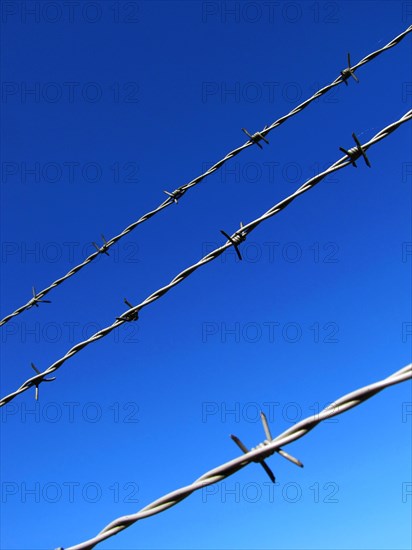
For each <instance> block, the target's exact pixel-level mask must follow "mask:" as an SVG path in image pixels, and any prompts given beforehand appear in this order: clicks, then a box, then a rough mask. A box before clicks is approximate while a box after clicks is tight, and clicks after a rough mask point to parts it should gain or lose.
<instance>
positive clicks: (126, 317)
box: [0, 110, 412, 407]
mask: <svg viewBox="0 0 412 550" xmlns="http://www.w3.org/2000/svg"><path fill="white" fill-rule="evenodd" d="M411 119H412V110H410V111H408V112H407V113H405V114H404V115H403V116H402V117H401V118H400V119H399V120H397V121H395V122H393V123H392V124H390V125H389V126H386V128H383V129H382V130H381V131H380V132H378V133H377V134H376V135H375V136H374V137H373V138H372V139H371V140H369V141H368V142H366V143H364V144H363V145H362V144H361V143H359V141H358V139H357V137H356V135H355V134H352V135H353V138H354V140H355V143H356V147H352V148H351V149H349V150H346V149H343V148H341V149H342V150H343V151H345V156H344V157H342V158H340V159H339V160H337V161H336V162H335V163H334V164H332V165H331V166H330V167H329V168H327V169H326V170H325V171H323V172H320V173H319V174H317V175H316V176H314V177H313V178H311V179H309V180H307V181H306V182H305V183H304V184H303V185H301V187H299V188H298V189H297V190H296V191H295V192H294V193H292V194H291V195H289V196H288V197H286V198H285V199H283V200H282V201H280V202H278V203H277V204H275V205H274V206H272V208H270V209H269V210H268V211H267V212H265V213H264V214H263V215H262V216H260V217H259V218H257V219H255V220H253V221H251V222H250V223H248V224H247V225H242V223H241V224H240V229H238V230H237V231H235V233H233V235H231V236H230V235H228V234H227V233H226V232H224V231H221V232H222V233H223V234H224V235H225V236H226V238H227V239H228V240H227V242H226V243H225V244H224V245H222V246H220V247H218V248H216V249H215V250H213V251H212V252H210V253H209V254H207V255H206V256H204V257H203V258H201V259H200V260H199V261H198V262H197V263H196V264H194V265H192V266H190V267H188V268H186V269H185V270H183V271H182V272H180V273H179V274H178V275H176V277H174V278H173V279H172V280H171V281H170V283H169V284H168V285H166V286H163V287H161V288H160V289H158V290H157V291H156V292H154V293H152V294H151V295H150V296H148V297H147V298H146V299H145V300H143V302H141V303H140V304H138V305H136V306H134V307H130V308H129V309H128V310H127V311H125V312H124V313H122V314H121V315H120V317H117V318H116V320H115V322H114V323H112V324H111V325H110V326H107V327H105V328H103V329H101V330H99V331H98V332H96V333H95V334H93V335H92V336H91V337H90V338H88V339H87V340H84V341H82V342H79V343H78V344H76V345H75V346H73V347H72V348H71V349H70V350H69V351H68V352H67V353H66V354H65V355H64V356H63V357H61V358H60V359H58V360H57V361H55V362H54V363H53V364H52V365H51V366H50V367H48V368H47V369H46V370H45V371H43V372H41V373H39V374H36V375H35V376H33V377H32V378H29V379H28V380H26V382H24V383H23V384H22V385H21V386H20V388H18V389H17V390H16V391H14V392H13V393H10V394H9V395H6V396H5V397H3V398H2V399H1V400H0V407H2V406H4V405H5V404H6V403H8V402H9V401H11V400H12V399H14V398H15V397H16V396H17V395H19V394H20V393H23V392H25V391H27V390H28V389H30V388H31V387H33V386H34V387H36V390H37V391H38V386H39V384H40V383H41V382H43V381H46V378H45V377H46V376H48V375H49V374H51V373H53V372H54V371H56V370H57V369H58V368H60V367H61V366H62V365H63V363H65V362H66V361H67V360H68V359H70V358H71V357H73V355H75V354H76V353H78V352H79V351H80V350H82V349H83V348H85V347H86V346H88V345H89V344H91V343H93V342H96V341H97V340H100V339H101V338H103V337H105V336H106V335H108V334H109V333H110V332H112V331H113V330H114V329H116V328H117V327H120V326H121V325H123V324H124V323H128V322H133V321H137V320H138V318H139V311H140V310H141V309H143V308H144V307H146V306H148V305H149V304H151V303H152V302H154V301H156V300H158V299H159V298H160V297H162V296H163V295H164V294H166V293H167V292H169V290H171V289H172V288H173V287H175V286H176V285H178V284H180V283H181V282H182V281H184V280H185V279H186V278H187V277H189V276H190V275H191V274H192V273H194V272H195V271H196V270H197V269H199V268H200V267H201V266H203V265H205V264H207V263H209V262H211V261H213V260H216V259H217V258H218V257H219V256H221V254H223V252H224V251H225V250H227V249H228V248H230V247H231V246H233V247H234V248H235V250H236V252H237V254H238V255H239V256H240V257H241V254H240V251H239V244H241V243H242V242H243V241H244V240H245V239H246V237H247V235H248V234H249V233H251V232H252V231H253V230H254V229H256V227H258V226H259V225H260V224H261V223H262V222H264V221H265V220H267V219H269V218H271V217H273V216H275V215H276V214H278V213H279V212H280V211H281V210H283V209H284V208H286V206H288V205H289V204H291V203H292V202H293V201H294V200H295V199H296V198H297V197H299V196H300V195H302V194H303V193H305V192H306V191H308V190H309V189H312V188H313V187H314V186H315V185H317V184H318V183H319V182H320V181H322V180H323V179H324V178H325V177H326V176H328V175H329V174H331V173H332V172H336V171H337V170H341V169H342V168H344V167H346V166H348V165H349V164H353V165H355V166H356V160H357V159H358V158H361V157H363V158H364V159H365V162H366V163H367V164H368V166H370V163H369V160H368V158H367V156H366V151H367V150H368V149H369V148H370V147H372V145H374V144H375V143H377V142H379V141H381V140H382V139H384V138H385V137H387V136H388V135H390V134H391V133H392V132H394V131H395V130H396V129H397V128H399V126H401V125H402V124H404V123H405V122H407V121H409V120H411ZM125 302H126V304H128V305H129V306H130V304H129V302H127V300H125ZM47 381H48V380H47Z"/></svg>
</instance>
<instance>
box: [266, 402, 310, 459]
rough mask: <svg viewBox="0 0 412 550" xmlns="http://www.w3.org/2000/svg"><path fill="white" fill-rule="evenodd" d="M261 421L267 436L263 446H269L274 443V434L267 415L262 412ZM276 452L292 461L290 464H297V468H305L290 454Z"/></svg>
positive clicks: (280, 451) (279, 450)
mask: <svg viewBox="0 0 412 550" xmlns="http://www.w3.org/2000/svg"><path fill="white" fill-rule="evenodd" d="M260 419H261V420H262V424H263V429H264V430H265V435H266V440H265V441H264V442H263V445H268V444H269V443H271V442H272V441H273V437H272V434H271V433H270V428H269V424H268V421H267V418H266V415H265V413H264V412H263V411H261V412H260ZM276 452H277V453H279V454H280V455H281V456H283V458H286V459H287V460H290V462H293V464H296V466H299V467H300V468H303V464H302V462H301V461H300V460H298V459H297V458H295V457H294V456H292V455H290V454H289V453H287V452H285V451H284V450H283V449H278V450H277V451H276Z"/></svg>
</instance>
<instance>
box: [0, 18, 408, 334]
mask: <svg viewBox="0 0 412 550" xmlns="http://www.w3.org/2000/svg"><path fill="white" fill-rule="evenodd" d="M411 31H412V25H410V26H409V27H408V28H407V29H405V30H404V31H403V32H402V33H401V34H399V35H398V36H396V37H395V38H394V39H393V40H391V41H390V42H389V43H388V44H386V46H383V47H382V48H380V49H379V50H376V51H374V52H372V53H370V54H368V55H367V56H365V57H364V58H363V59H361V61H359V63H357V64H356V65H353V66H351V63H350V55H349V54H348V67H346V68H345V69H343V70H342V71H341V73H340V75H339V76H338V77H337V78H336V79H335V80H334V81H333V82H331V83H330V84H328V85H327V86H325V87H323V88H321V89H320V90H318V91H317V92H315V93H314V94H313V95H312V96H311V97H309V98H308V99H307V100H305V101H304V102H303V103H301V104H300V105H298V106H297V107H295V108H294V109H292V111H290V112H289V113H288V114H286V115H284V116H283V117H281V118H279V119H277V120H276V121H275V122H273V123H272V124H271V125H270V126H265V127H264V128H263V129H262V130H261V131H260V132H255V133H254V134H250V133H249V132H248V131H247V130H246V129H245V128H242V130H243V131H244V132H245V133H246V134H247V135H248V136H249V138H250V139H249V140H248V141H247V142H245V143H244V144H243V145H241V146H240V147H237V148H236V149H233V151H230V153H227V155H226V156H225V157H224V158H223V159H221V160H220V161H218V162H216V164H214V165H213V166H211V167H210V168H209V169H208V170H206V172H204V173H203V174H201V175H200V176H198V177H196V178H194V179H193V180H191V181H190V182H189V183H186V184H185V185H182V186H180V187H178V188H177V189H175V190H174V191H173V192H171V193H169V192H168V191H165V193H166V194H167V195H168V198H167V199H166V200H165V201H163V202H162V203H161V204H160V205H159V206H158V207H157V208H155V209H154V210H151V211H150V212H147V213H146V214H144V215H143V216H141V217H140V218H139V219H138V220H137V221H135V222H133V223H132V224H130V225H129V226H127V227H126V228H125V229H124V230H123V231H122V232H121V233H119V234H118V235H116V236H115V237H112V238H111V239H109V240H108V241H106V239H105V238H104V237H103V235H102V239H103V244H102V246H101V247H99V246H97V245H96V243H93V244H94V246H95V248H96V252H93V253H92V254H90V255H89V256H88V257H87V258H86V259H85V260H84V261H83V262H82V263H80V264H79V265H77V266H75V267H73V268H72V269H71V270H70V271H68V272H67V273H66V275H64V276H63V277H60V278H59V279H57V280H56V281H54V282H53V283H52V284H51V285H49V286H48V287H46V288H44V289H43V290H41V291H40V292H36V291H35V290H34V287H33V297H32V298H31V299H30V300H29V301H28V302H27V303H26V304H24V305H23V306H21V307H19V308H17V309H16V310H15V311H14V312H13V313H10V314H9V315H6V317H4V318H3V319H2V320H1V321H0V326H2V325H4V324H6V323H7V322H8V321H10V320H11V319H12V318H13V317H15V316H17V315H19V314H20V313H23V311H26V310H27V309H30V308H32V307H34V306H38V304H39V303H41V302H42V298H44V296H46V295H47V294H48V293H49V292H50V291H51V290H53V289H54V288H56V287H57V286H59V285H61V284H62V283H63V282H64V281H66V280H67V279H69V278H70V277H72V276H73V275H75V274H76V273H78V272H79V271H80V270H81V269H83V267H85V266H86V265H88V264H89V263H91V262H92V261H93V260H94V259H95V258H97V256H99V255H100V254H106V255H108V250H109V249H110V248H111V247H112V246H113V245H114V244H116V243H117V242H118V241H119V240H120V239H122V238H123V237H125V236H126V235H127V234H128V233H130V232H131V231H133V230H134V229H135V228H136V227H137V226H138V225H140V224H141V223H143V222H145V221H147V220H149V219H150V218H152V217H153V216H154V215H155V214H157V213H158V212H160V211H162V210H163V209H165V208H167V207H168V206H170V205H171V204H174V203H177V201H178V200H179V199H180V198H181V197H182V196H183V195H184V193H186V191H187V190H188V189H190V188H192V187H193V186H195V185H197V184H198V183H200V182H201V181H202V180H204V179H205V178H206V177H207V176H210V175H211V174H213V173H214V172H215V171H216V170H218V169H219V168H221V167H222V166H223V165H224V164H225V163H226V162H227V161H228V160H230V159H232V158H233V157H235V156H237V155H238V154H239V153H240V152H241V151H243V150H245V149H247V148H248V147H251V146H252V145H258V146H259V147H261V145H260V143H259V142H260V141H261V140H263V141H265V142H266V143H268V141H267V140H266V139H264V138H265V136H267V135H268V134H269V132H271V131H272V130H274V129H275V128H277V127H278V126H280V125H281V124H283V123H284V122H285V121H286V120H288V119H289V118H291V117H292V116H294V115H296V114H297V113H299V112H300V111H302V110H303V109H304V108H305V107H307V106H308V105H309V104H310V103H312V102H313V101H315V100H316V99H318V98H319V97H321V96H322V95H324V94H326V93H327V92H329V91H330V90H331V89H332V88H334V87H335V86H338V85H339V84H342V83H343V82H344V83H345V84H346V85H347V80H348V79H349V78H350V77H353V78H354V79H355V80H356V81H358V79H357V77H356V76H355V71H356V70H357V69H359V67H361V66H362V65H365V64H366V63H369V62H370V61H372V60H373V59H375V57H377V56H378V55H380V54H381V53H383V52H384V51H386V50H388V49H390V48H393V47H394V46H396V45H397V44H399V42H401V40H403V38H405V36H406V35H407V34H408V33H410V32H411Z"/></svg>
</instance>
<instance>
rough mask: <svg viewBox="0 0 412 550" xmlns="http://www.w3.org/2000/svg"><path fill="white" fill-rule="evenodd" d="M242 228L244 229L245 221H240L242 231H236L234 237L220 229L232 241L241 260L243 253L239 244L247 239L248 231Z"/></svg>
mask: <svg viewBox="0 0 412 550" xmlns="http://www.w3.org/2000/svg"><path fill="white" fill-rule="evenodd" d="M242 229H243V223H242V222H240V233H238V232H237V231H236V233H235V234H234V235H233V236H232V237H231V236H230V235H228V234H227V233H226V231H223V229H221V230H220V232H221V233H222V235H224V236H225V237H226V239H227V240H228V241H230V242H231V243H232V245H233V246H234V249H235V250H236V254H237V257H238V258H239V260H241V259H242V255H241V254H240V251H239V245H240V243H243V241H244V240H246V234H247V233H246V231H242Z"/></svg>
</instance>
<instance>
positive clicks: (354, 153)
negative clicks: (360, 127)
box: [339, 133, 371, 168]
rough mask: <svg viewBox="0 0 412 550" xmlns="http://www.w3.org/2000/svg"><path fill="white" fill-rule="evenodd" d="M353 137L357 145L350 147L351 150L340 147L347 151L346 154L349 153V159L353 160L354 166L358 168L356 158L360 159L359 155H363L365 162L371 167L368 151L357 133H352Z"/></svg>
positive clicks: (344, 151)
mask: <svg viewBox="0 0 412 550" xmlns="http://www.w3.org/2000/svg"><path fill="white" fill-rule="evenodd" d="M352 137H353V139H354V140H355V143H356V147H352V149H349V151H347V150H346V149H344V148H343V147H339V149H340V150H341V151H342V152H343V153H345V155H348V157H349V160H350V161H351V163H352V164H353V166H354V167H355V168H357V166H356V162H355V161H356V160H358V158H359V157H361V156H362V157H363V158H364V160H365V162H366V166H368V167H369V168H370V167H371V163H370V162H369V159H368V157H367V156H366V152H365V150H364V149H363V147H362V145H361V143H360V141H359V140H358V138H357V137H356V135H355V133H353V134H352Z"/></svg>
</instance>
